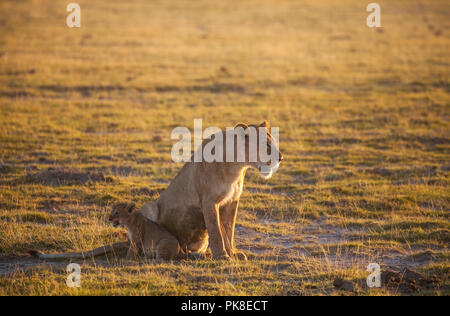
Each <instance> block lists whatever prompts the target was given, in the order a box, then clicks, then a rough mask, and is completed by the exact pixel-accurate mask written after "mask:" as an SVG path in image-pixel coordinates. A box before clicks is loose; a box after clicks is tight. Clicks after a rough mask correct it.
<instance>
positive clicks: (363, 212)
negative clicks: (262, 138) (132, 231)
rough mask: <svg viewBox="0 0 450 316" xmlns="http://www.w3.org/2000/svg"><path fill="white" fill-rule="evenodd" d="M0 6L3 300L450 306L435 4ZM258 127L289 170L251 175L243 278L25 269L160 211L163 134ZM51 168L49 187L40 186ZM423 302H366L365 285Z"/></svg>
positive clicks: (235, 268) (194, 272) (168, 171)
mask: <svg viewBox="0 0 450 316" xmlns="http://www.w3.org/2000/svg"><path fill="white" fill-rule="evenodd" d="M378 2H379V3H380V5H381V7H382V16H381V17H382V25H383V27H382V28H381V29H371V28H369V27H367V26H366V24H365V23H366V22H365V21H366V17H367V15H368V13H367V12H365V5H366V4H365V3H362V2H361V1H356V0H355V1H331V0H330V1H301V2H300V1H268V0H267V1H223V2H221V3H216V2H214V3H213V2H211V1H195V2H191V1H152V2H149V1H127V2H123V1H87V0H86V1H84V0H80V1H79V3H80V5H81V9H82V27H81V28H80V29H69V28H68V27H67V26H66V25H65V19H66V14H67V13H66V12H65V3H60V4H57V3H55V1H50V0H49V1H39V2H38V1H20V2H18V1H6V0H3V1H1V2H0V12H1V14H0V28H1V29H2V31H1V32H0V114H1V115H0V123H1V124H0V184H1V188H0V271H1V272H2V273H1V274H0V275H1V276H0V295H6V294H13V295H29V294H45V295H55V294H68V295H77V294H148V295H159V294H163V295H165V294H168V295H184V294H187V295H197V294H206V295H215V294H228V295H230V294H231V295H240V294H247V295H301V294H306V295H324V294H326V295H328V294H332V295H335V294H352V293H350V292H342V291H338V290H336V289H335V288H334V287H333V280H334V279H335V278H336V277H342V278H345V279H347V280H352V281H354V282H356V283H358V284H360V290H359V293H360V294H369V295H386V294H393V295H397V294H438V295H448V294H449V293H450V290H449V289H450V284H449V283H450V282H449V279H448V277H449V267H450V265H449V252H448V245H449V241H450V237H449V229H450V222H449V202H450V201H449V200H450V198H449V196H450V194H449V193H450V190H449V179H450V178H449V172H450V138H449V135H450V134H449V118H450V111H449V105H450V102H449V101H450V97H449V94H450V88H449V75H450V68H449V53H448V52H449V50H450V45H449V44H450V42H449V37H450V33H449V32H450V23H449V20H448V17H449V15H450V8H449V6H448V3H447V1H444V0H443V1H432V2H431V1H429V2H424V1H415V0H414V1H411V0H408V1H381V0H380V1H378ZM194 118H202V119H203V122H204V126H205V127H207V126H219V127H226V126H232V125H234V124H235V123H237V122H239V121H245V122H249V123H258V122H260V121H262V120H263V119H267V120H269V121H270V122H271V124H272V125H274V126H279V127H280V146H281V151H282V153H283V155H284V157H285V161H284V162H283V163H282V165H281V167H280V169H279V171H278V173H277V174H275V175H274V176H273V177H272V179H270V180H268V181H266V180H263V179H261V178H260V177H259V176H258V175H257V173H256V172H253V171H252V172H249V173H248V175H247V178H246V183H245V192H244V194H243V196H242V198H241V205H240V211H239V214H238V226H237V236H236V239H237V247H238V248H240V249H243V250H244V251H245V252H246V253H247V255H248V256H249V259H250V260H249V261H248V262H232V263H223V262H213V261H208V260H205V261H198V262H174V263H169V262H151V263H145V262H141V263H127V262H122V261H121V260H116V259H114V260H113V259H111V258H101V259H97V260H95V261H91V260H88V261H85V262H79V263H81V264H82V287H81V288H80V289H71V288H68V287H67V286H66V284H65V279H66V277H67V273H66V272H65V270H64V268H65V264H56V263H54V264H52V263H39V262H36V261H35V260H33V259H30V258H29V257H27V256H25V255H23V252H24V251H25V250H27V249H30V248H37V249H41V250H44V251H47V252H60V251H77V250H82V249H89V248H92V247H96V246H100V245H102V244H104V243H106V242H111V241H116V240H119V239H120V238H119V237H118V236H117V230H115V229H113V228H112V227H110V226H109V225H108V224H107V220H106V219H107V215H108V211H109V209H110V207H111V205H112V204H113V203H116V202H119V201H130V200H132V201H135V202H137V203H138V204H142V203H144V202H145V201H147V200H149V199H156V198H157V197H158V194H159V192H160V191H161V190H162V189H164V188H165V187H166V186H167V185H168V183H169V181H170V179H171V178H173V177H174V176H175V175H176V174H177V172H178V170H179V169H180V167H181V164H176V163H173V162H171V157H170V150H171V146H172V145H173V143H174V142H173V141H171V140H170V133H171V130H172V129H173V128H174V127H175V126H187V127H189V128H191V129H192V127H193V119H194ZM49 168H53V169H49ZM370 262H377V263H379V264H380V265H382V269H394V270H395V269H397V270H400V269H402V268H404V267H409V268H411V269H413V270H416V271H419V272H421V273H423V274H424V275H425V276H427V277H430V276H434V277H435V278H437V279H438V282H437V283H434V284H433V286H431V287H426V288H425V287H420V288H418V289H416V290H415V291H407V290H404V289H402V288H400V287H397V288H396V287H388V286H383V287H382V288H381V289H367V288H366V287H364V283H365V278H366V277H367V275H368V272H366V271H365V270H366V267H367V265H368V264H369V263H370Z"/></svg>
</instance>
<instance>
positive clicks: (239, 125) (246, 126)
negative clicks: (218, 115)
mask: <svg viewBox="0 0 450 316" xmlns="http://www.w3.org/2000/svg"><path fill="white" fill-rule="evenodd" d="M237 127H242V128H243V129H244V130H246V129H247V128H248V125H247V124H245V123H237V124H236V126H235V127H234V128H235V129H236V128H237Z"/></svg>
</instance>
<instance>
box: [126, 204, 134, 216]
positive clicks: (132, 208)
mask: <svg viewBox="0 0 450 316" xmlns="http://www.w3.org/2000/svg"><path fill="white" fill-rule="evenodd" d="M135 208H136V204H134V203H128V204H127V206H126V210H127V212H128V214H131V213H133V211H134V209H135Z"/></svg>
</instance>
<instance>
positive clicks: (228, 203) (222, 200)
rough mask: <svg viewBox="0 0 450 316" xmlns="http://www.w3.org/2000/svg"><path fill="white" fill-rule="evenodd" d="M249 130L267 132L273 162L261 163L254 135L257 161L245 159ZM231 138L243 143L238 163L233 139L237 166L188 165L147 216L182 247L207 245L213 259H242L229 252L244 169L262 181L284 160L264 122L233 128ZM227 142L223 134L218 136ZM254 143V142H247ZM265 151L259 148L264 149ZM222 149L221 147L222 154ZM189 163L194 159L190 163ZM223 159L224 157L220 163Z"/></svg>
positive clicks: (199, 249) (200, 249)
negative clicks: (253, 171) (241, 159)
mask: <svg viewBox="0 0 450 316" xmlns="http://www.w3.org/2000/svg"><path fill="white" fill-rule="evenodd" d="M249 127H254V128H256V129H260V128H264V129H266V132H267V145H266V146H269V148H271V150H275V152H271V154H275V155H276V157H277V159H276V161H268V162H266V163H263V162H261V159H260V150H259V146H260V144H261V143H264V142H260V141H259V133H258V135H257V137H258V139H257V159H256V162H251V160H250V159H249V148H250V141H251V140H250V138H249V136H248V133H247V131H248V129H249ZM235 130H237V131H243V132H236V137H237V138H239V137H241V141H244V143H245V161H244V162H237V161H238V159H237V152H238V148H237V146H238V143H239V142H238V141H236V139H235V141H234V150H233V152H234V155H235V159H234V161H236V162H187V163H186V164H185V165H184V167H183V168H182V169H181V171H180V172H179V173H178V175H177V176H176V177H175V178H174V179H173V181H172V182H171V183H170V185H169V187H168V188H167V189H166V190H164V191H163V192H162V193H161V195H160V197H159V198H158V200H157V202H156V204H157V208H153V212H151V214H152V218H153V219H156V221H157V223H158V224H159V225H161V226H162V227H164V228H166V229H167V230H168V231H169V232H170V233H171V234H172V235H173V236H175V237H176V238H177V239H178V241H179V242H180V245H181V247H182V249H187V250H188V251H192V252H198V253H203V252H204V251H205V250H206V248H207V247H208V237H209V245H210V248H211V251H212V255H213V258H214V259H226V260H229V259H230V258H231V257H234V256H235V255H236V256H237V257H239V258H241V259H246V258H245V255H244V254H243V253H239V252H236V250H235V249H234V241H233V239H234V227H235V222H236V213H237V209H238V204H239V198H240V196H241V193H242V187H243V183H244V176H245V173H246V171H247V169H248V168H255V169H258V170H259V171H260V172H261V174H262V175H263V176H265V177H270V176H271V175H272V171H273V170H274V169H276V168H278V165H279V163H280V162H281V160H282V159H283V157H282V155H281V153H280V152H279V150H278V147H277V144H273V145H274V146H271V145H272V137H271V134H270V132H269V124H268V123H267V121H265V122H263V123H262V124H260V125H246V124H238V125H236V126H235ZM221 133H222V137H223V138H222V139H226V135H225V133H226V131H223V132H221ZM211 140H212V138H210V139H206V140H204V141H203V143H202V146H201V147H200V148H199V150H203V148H204V146H206V145H207V144H208V143H209V142H210V141H211ZM252 145H254V144H252ZM266 149H267V148H264V150H266ZM227 150H230V148H227V147H226V144H225V145H224V147H223V155H224V157H226V153H227ZM191 161H193V158H192V159H191ZM223 161H225V159H224V160H223Z"/></svg>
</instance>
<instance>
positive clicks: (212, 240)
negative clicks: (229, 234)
mask: <svg viewBox="0 0 450 316" xmlns="http://www.w3.org/2000/svg"><path fill="white" fill-rule="evenodd" d="M202 211H203V217H204V219H205V224H206V229H207V230H208V234H209V245H210V247H211V252H212V256H213V259H225V260H230V259H231V258H230V256H229V255H228V254H227V251H226V249H225V244H224V240H223V236H222V230H221V229H220V222H219V221H220V218H219V208H218V207H217V205H216V204H214V203H205V204H204V205H202Z"/></svg>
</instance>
